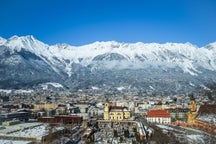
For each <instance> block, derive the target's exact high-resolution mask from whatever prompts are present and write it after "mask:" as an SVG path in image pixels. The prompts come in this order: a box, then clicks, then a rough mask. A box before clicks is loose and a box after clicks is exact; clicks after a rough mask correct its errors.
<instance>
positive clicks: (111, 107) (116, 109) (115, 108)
mask: <svg viewBox="0 0 216 144" xmlns="http://www.w3.org/2000/svg"><path fill="white" fill-rule="evenodd" d="M125 109H128V108H127V107H122V106H110V111H123V110H124V111H125Z"/></svg>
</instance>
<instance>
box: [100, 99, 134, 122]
mask: <svg viewBox="0 0 216 144" xmlns="http://www.w3.org/2000/svg"><path fill="white" fill-rule="evenodd" d="M130 117H131V115H130V111H129V110H128V108H127V107H122V106H113V105H111V104H110V102H109V101H108V99H107V100H106V101H105V104H104V120H116V121H118V120H125V119H129V118H130Z"/></svg>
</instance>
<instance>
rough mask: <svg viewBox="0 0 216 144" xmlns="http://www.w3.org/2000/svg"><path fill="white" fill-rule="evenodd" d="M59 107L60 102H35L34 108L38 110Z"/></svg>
mask: <svg viewBox="0 0 216 144" xmlns="http://www.w3.org/2000/svg"><path fill="white" fill-rule="evenodd" d="M56 108H58V104H49V103H40V104H34V109H36V110H51V109H56Z"/></svg>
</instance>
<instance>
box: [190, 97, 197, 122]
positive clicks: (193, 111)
mask: <svg viewBox="0 0 216 144" xmlns="http://www.w3.org/2000/svg"><path fill="white" fill-rule="evenodd" d="M196 111H197V107H196V101H195V98H194V97H191V99H190V111H189V112H188V124H194V123H195V119H196V117H197V115H198V114H197V112H196Z"/></svg>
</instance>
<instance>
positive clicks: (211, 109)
mask: <svg viewBox="0 0 216 144" xmlns="http://www.w3.org/2000/svg"><path fill="white" fill-rule="evenodd" d="M198 114H199V115H203V114H215V115H216V104H214V105H209V104H206V105H201V106H200V108H199V111H198Z"/></svg>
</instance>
